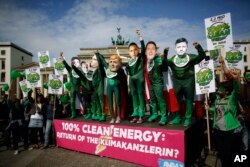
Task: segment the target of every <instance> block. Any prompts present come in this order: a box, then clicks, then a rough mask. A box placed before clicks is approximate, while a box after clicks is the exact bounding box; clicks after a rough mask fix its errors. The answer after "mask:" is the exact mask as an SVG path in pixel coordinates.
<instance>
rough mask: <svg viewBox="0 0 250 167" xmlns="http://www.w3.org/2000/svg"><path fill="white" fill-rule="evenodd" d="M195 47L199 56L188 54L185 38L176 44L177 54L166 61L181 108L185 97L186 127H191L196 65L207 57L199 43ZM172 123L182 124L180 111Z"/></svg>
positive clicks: (165, 55) (166, 51) (178, 40)
mask: <svg viewBox="0 0 250 167" xmlns="http://www.w3.org/2000/svg"><path fill="white" fill-rule="evenodd" d="M193 45H194V47H195V48H196V49H197V51H198V56H197V55H194V54H187V53H186V52H187V49H188V41H187V40H186V39H185V38H179V39H177V40H176V42H175V51H176V53H177V54H176V55H175V56H173V57H172V58H170V59H167V58H166V59H165V60H164V61H165V62H164V64H165V65H164V66H169V67H170V68H171V70H172V72H173V86H174V91H175V94H176V96H177V100H178V103H179V106H181V103H182V99H183V96H184V97H185V99H186V113H185V121H184V126H190V125H191V117H192V112H193V101H194V92H195V76H194V65H195V64H198V63H200V62H201V61H202V60H203V59H204V58H205V57H206V54H205V52H204V51H203V49H202V47H201V45H200V44H199V43H197V42H194V43H193ZM167 54H168V49H165V50H164V57H167ZM164 68H165V67H164ZM170 123H171V124H180V123H181V115H180V111H178V112H176V116H175V118H174V120H172V121H171V122H170Z"/></svg>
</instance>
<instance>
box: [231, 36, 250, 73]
mask: <svg viewBox="0 0 250 167" xmlns="http://www.w3.org/2000/svg"><path fill="white" fill-rule="evenodd" d="M234 45H235V46H238V45H241V46H243V47H244V52H243V60H244V71H245V72H250V40H235V41H234Z"/></svg>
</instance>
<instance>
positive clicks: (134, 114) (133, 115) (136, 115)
mask: <svg viewBox="0 0 250 167" xmlns="http://www.w3.org/2000/svg"><path fill="white" fill-rule="evenodd" d="M137 109H138V108H137ZM138 116H139V113H138V111H137V110H136V111H135V110H134V112H133V113H132V115H131V117H138Z"/></svg>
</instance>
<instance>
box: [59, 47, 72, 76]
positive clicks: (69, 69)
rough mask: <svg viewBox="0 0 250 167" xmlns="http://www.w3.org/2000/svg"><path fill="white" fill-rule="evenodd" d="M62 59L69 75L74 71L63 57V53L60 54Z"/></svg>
mask: <svg viewBox="0 0 250 167" xmlns="http://www.w3.org/2000/svg"><path fill="white" fill-rule="evenodd" d="M60 57H61V59H62V60H63V64H64V66H65V68H66V70H67V71H68V73H70V72H71V70H72V68H71V67H70V66H69V65H68V63H67V62H66V60H65V57H64V56H63V52H60Z"/></svg>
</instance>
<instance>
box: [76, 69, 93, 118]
mask: <svg viewBox="0 0 250 167" xmlns="http://www.w3.org/2000/svg"><path fill="white" fill-rule="evenodd" d="M73 69H74V71H75V72H76V73H77V75H79V76H80V80H81V86H82V87H83V98H84V102H85V111H86V114H85V115H84V118H85V119H86V120H88V119H90V118H92V114H91V95H92V93H93V86H92V80H93V72H92V71H89V72H88V73H84V72H83V71H82V70H79V69H78V68H76V67H75V66H73Z"/></svg>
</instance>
